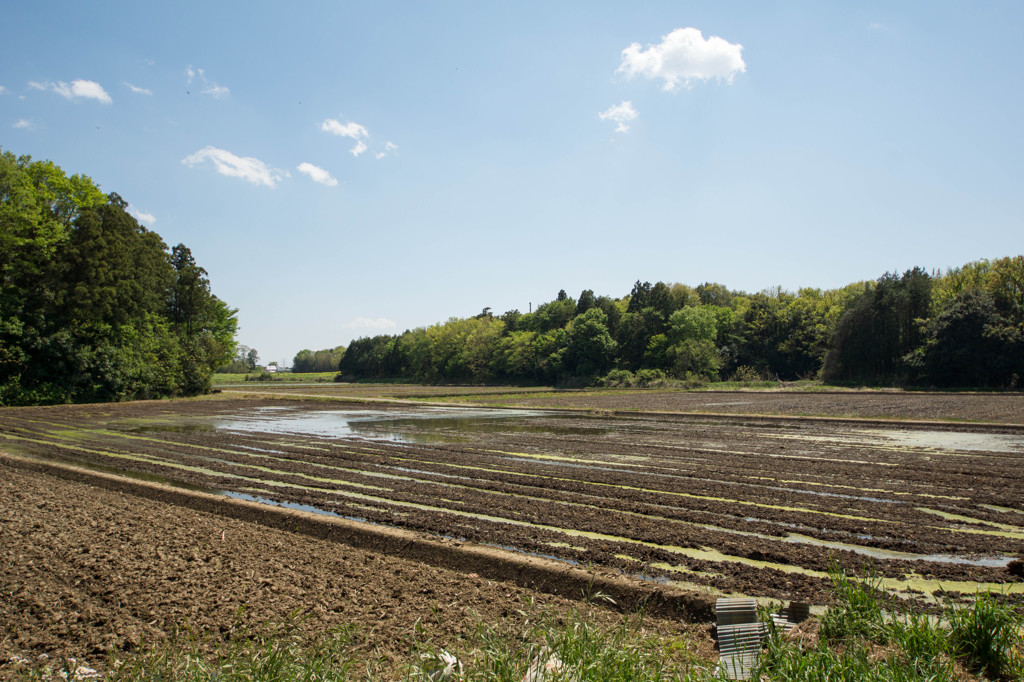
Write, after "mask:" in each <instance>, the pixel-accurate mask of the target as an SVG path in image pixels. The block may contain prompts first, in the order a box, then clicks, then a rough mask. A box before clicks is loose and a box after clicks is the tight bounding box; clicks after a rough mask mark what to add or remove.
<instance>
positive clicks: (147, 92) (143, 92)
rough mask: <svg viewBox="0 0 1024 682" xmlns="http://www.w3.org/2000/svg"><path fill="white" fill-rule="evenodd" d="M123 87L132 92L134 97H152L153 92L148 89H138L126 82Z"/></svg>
mask: <svg viewBox="0 0 1024 682" xmlns="http://www.w3.org/2000/svg"><path fill="white" fill-rule="evenodd" d="M124 84H125V87H127V88H128V89H129V90H131V91H132V92H134V93H135V94H136V95H152V94H153V91H152V90H150V89H149V88H140V87H139V86H137V85H132V84H131V83H129V82H128V81H124Z"/></svg>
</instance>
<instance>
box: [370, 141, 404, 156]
mask: <svg viewBox="0 0 1024 682" xmlns="http://www.w3.org/2000/svg"><path fill="white" fill-rule="evenodd" d="M397 151H398V145H397V144H395V143H394V142H385V143H384V151H381V152H376V153H374V156H375V157H376V158H377V159H378V160H380V159H383V158H384V157H385V156H391V155H392V154H394V153H395V152H397Z"/></svg>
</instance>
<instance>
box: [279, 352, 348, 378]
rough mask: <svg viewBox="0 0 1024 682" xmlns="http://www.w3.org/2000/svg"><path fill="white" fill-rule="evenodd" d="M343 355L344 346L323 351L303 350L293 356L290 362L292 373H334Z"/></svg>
mask: <svg viewBox="0 0 1024 682" xmlns="http://www.w3.org/2000/svg"><path fill="white" fill-rule="evenodd" d="M344 353H345V347H344V346H338V347H336V348H325V349H323V350H315V351H314V350H309V349H308V348H307V349H303V350H300V351H299V352H298V353H296V354H295V358H294V359H293V360H292V371H293V372H335V371H337V369H338V363H339V362H340V361H341V356H342V355H344Z"/></svg>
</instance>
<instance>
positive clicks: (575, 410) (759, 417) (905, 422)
mask: <svg viewBox="0 0 1024 682" xmlns="http://www.w3.org/2000/svg"><path fill="white" fill-rule="evenodd" d="M227 394H230V395H232V396H244V397H246V398H253V399H259V398H266V399H278V400H280V399H294V400H309V401H323V402H338V403H362V404H379V405H405V406H413V407H444V408H448V409H492V410H521V411H524V412H538V411H539V412H564V413H567V414H592V415H598V416H602V417H657V418H673V419H679V420H708V419H714V420H719V421H723V422H735V421H742V422H762V423H766V424H771V423H787V424H792V423H800V422H811V423H817V424H855V425H862V426H900V427H911V428H943V429H962V428H966V427H970V428H971V429H984V430H989V429H991V430H998V431H1001V432H1004V433H1006V432H1010V433H1024V424H1014V423H1004V422H982V421H959V420H952V419H904V418H901V417H831V416H821V415H792V414H757V413H744V412H692V411H691V412H673V411H667V410H666V411H660V410H623V409H614V408H602V407H565V406H561V405H560V406H547V405H544V406H538V405H493V404H488V403H473V402H458V403H452V402H442V401H437V400H429V401H428V400H410V399H408V398H374V397H366V396H358V397H357V396H341V395H325V394H322V393H321V394H317V393H289V392H280V393H279V392H276V391H260V390H245V389H236V388H234V387H232V388H230V389H228V390H226V391H223V392H222V394H221V395H227ZM815 395H820V393H816V394H815Z"/></svg>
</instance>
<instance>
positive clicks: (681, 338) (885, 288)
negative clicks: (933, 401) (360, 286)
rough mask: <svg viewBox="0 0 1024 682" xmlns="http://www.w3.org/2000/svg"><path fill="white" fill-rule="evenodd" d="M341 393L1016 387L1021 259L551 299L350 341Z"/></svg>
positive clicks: (1021, 330)
mask: <svg viewBox="0 0 1024 682" xmlns="http://www.w3.org/2000/svg"><path fill="white" fill-rule="evenodd" d="M338 369H339V371H340V376H341V377H342V378H345V379H383V378H404V379H409V380H415V381H426V382H446V381H453V382H481V383H482V382H502V381H510V382H535V383H550V384H560V385H573V384H577V385H578V384H589V383H595V382H598V381H602V382H604V383H606V384H610V385H614V384H626V385H636V384H640V385H643V384H648V383H652V382H656V381H659V380H666V379H676V380H686V381H704V380H717V379H728V378H740V379H745V380H746V379H756V378H771V379H775V378H778V379H783V380H793V379H801V378H822V379H824V380H826V381H830V382H840V383H860V384H906V385H910V384H923V385H935V386H983V387H1009V386H1016V385H1017V384H1018V382H1019V380H1020V377H1021V376H1024V257H1022V256H1016V257H1014V258H1002V259H999V260H996V261H992V262H989V261H978V262H973V263H969V264H967V265H965V266H963V267H960V268H955V269H953V270H950V271H949V272H947V273H945V274H936V275H929V274H928V273H927V272H925V271H924V270H921V269H920V268H915V269H913V270H910V271H907V272H906V273H904V274H903V275H898V274H886V275H884V276H883V277H881V278H880V279H878V280H877V281H875V282H870V281H868V282H858V283H855V284H850V285H848V286H846V287H843V288H842V289H835V290H829V291H822V290H820V289H811V288H807V289H801V290H799V291H797V292H796V293H793V292H788V291H783V290H781V289H779V288H775V289H769V290H765V291H762V292H759V293H755V294H748V293H745V292H742V291H733V290H730V289H728V288H727V287H726V286H724V285H722V284H716V283H705V284H701V285H699V286H696V287H690V286H687V285H685V284H666V283H663V282H658V283H657V284H654V285H651V284H650V283H649V282H643V283H641V282H639V281H638V282H637V283H636V284H635V285H634V286H633V289H632V291H631V292H630V293H629V295H628V296H624V297H622V298H611V297H608V296H597V295H595V294H594V292H593V291H591V290H585V291H583V292H582V293H581V294H580V295H579V297H578V298H575V299H574V298H571V297H569V296H568V295H567V294H566V293H565V291H560V292H559V293H558V296H557V297H556V298H555V300H553V301H550V302H548V303H544V304H542V305H540V306H538V307H537V310H536V311H534V312H531V313H521V312H520V311H518V310H511V311H509V312H506V313H505V314H503V315H500V316H499V315H494V314H492V313H491V312H490V310H489V309H485V310H484V311H483V312H482V313H481V314H480V315H477V316H475V317H472V318H469V319H459V318H452V319H450V320H448V321H447V322H445V323H442V324H436V325H433V326H430V327H424V328H419V329H414V330H411V331H406V332H405V333H404V334H400V335H397V336H395V335H380V336H373V337H364V338H361V339H358V340H355V341H353V342H352V343H351V344H350V345H349V347H348V349H347V350H346V351H345V353H344V355H343V356H342V357H341V361H340V363H339V364H338Z"/></svg>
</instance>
